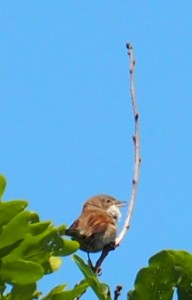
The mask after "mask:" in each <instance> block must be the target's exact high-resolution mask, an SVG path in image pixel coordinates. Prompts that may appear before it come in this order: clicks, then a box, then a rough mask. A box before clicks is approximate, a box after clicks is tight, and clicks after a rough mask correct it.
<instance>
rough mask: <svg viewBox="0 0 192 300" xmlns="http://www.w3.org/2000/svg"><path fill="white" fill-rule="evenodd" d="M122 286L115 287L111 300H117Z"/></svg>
mask: <svg viewBox="0 0 192 300" xmlns="http://www.w3.org/2000/svg"><path fill="white" fill-rule="evenodd" d="M122 288H123V287H122V286H121V285H117V286H116V289H115V291H114V298H113V300H117V299H118V298H119V296H120V295H121V291H122Z"/></svg>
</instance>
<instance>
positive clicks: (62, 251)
mask: <svg viewBox="0 0 192 300" xmlns="http://www.w3.org/2000/svg"><path fill="white" fill-rule="evenodd" d="M78 249H79V243H78V242H76V241H71V240H67V239H63V238H61V237H58V238H57V239H55V249H54V255H57V256H58V255H59V256H68V255H70V254H72V253H74V252H75V251H77V250H78Z"/></svg>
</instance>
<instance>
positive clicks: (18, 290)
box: [10, 283, 37, 300]
mask: <svg viewBox="0 0 192 300" xmlns="http://www.w3.org/2000/svg"><path fill="white" fill-rule="evenodd" d="M35 294H36V284H35V283H31V284H26V285H16V284H14V285H13V288H12V290H11V294H10V295H11V300H32V299H37V297H36V298H35V297H34V296H35Z"/></svg>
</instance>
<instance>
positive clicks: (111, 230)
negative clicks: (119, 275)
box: [66, 195, 125, 252]
mask: <svg viewBox="0 0 192 300" xmlns="http://www.w3.org/2000/svg"><path fill="white" fill-rule="evenodd" d="M124 205H125V202H121V201H118V200H116V199H115V198H113V197H111V196H109V195H97V196H94V197H92V198H90V199H89V200H87V201H86V202H85V204H84V206H83V209H82V212H81V215H80V216H79V218H78V219H77V220H76V221H75V222H74V223H73V224H72V225H71V226H70V227H69V228H68V229H67V230H66V235H69V236H71V237H72V239H73V240H76V241H78V242H79V243H80V249H81V250H83V251H86V252H98V251H102V250H103V248H104V247H105V246H106V245H108V244H110V243H111V242H114V240H115V238H116V234H117V221H118V219H119V218H120V216H121V214H120V211H119V207H121V206H124Z"/></svg>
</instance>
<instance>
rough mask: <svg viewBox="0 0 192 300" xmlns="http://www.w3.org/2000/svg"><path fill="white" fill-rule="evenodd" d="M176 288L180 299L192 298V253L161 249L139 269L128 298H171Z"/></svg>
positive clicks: (149, 299) (160, 299)
mask: <svg viewBox="0 0 192 300" xmlns="http://www.w3.org/2000/svg"><path fill="white" fill-rule="evenodd" d="M174 288H176V289H177V295H178V299H179V300H190V299H192V255H191V254H189V253H187V252H185V251H173V250H167V251H161V252H159V253H158V254H156V255H154V256H153V257H151V258H150V259H149V266H148V267H146V268H143V269H141V270H140V271H139V273H138V275H137V277H136V280H135V289H134V290H133V291H130V292H129V293H128V300H141V299H142V300H143V299H148V300H154V299H155V300H171V299H172V298H173V292H174Z"/></svg>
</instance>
